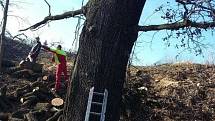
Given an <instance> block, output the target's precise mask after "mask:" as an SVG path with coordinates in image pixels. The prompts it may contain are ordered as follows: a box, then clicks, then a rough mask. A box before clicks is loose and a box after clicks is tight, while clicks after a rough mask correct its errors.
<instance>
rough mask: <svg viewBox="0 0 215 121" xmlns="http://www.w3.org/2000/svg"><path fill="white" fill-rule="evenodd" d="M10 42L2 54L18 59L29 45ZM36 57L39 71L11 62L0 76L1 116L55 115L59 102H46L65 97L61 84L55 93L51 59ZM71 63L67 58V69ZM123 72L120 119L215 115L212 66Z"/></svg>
mask: <svg viewBox="0 0 215 121" xmlns="http://www.w3.org/2000/svg"><path fill="white" fill-rule="evenodd" d="M8 42H10V43H14V44H10V43H8V44H6V45H7V46H6V47H7V49H6V50H5V53H7V54H5V55H6V56H5V59H9V60H13V61H16V62H19V60H20V59H21V58H23V57H25V56H26V55H27V50H30V47H29V46H27V45H25V44H22V43H17V42H14V41H8ZM17 47H18V48H17ZM39 62H40V63H42V64H44V70H43V72H42V73H35V72H32V71H26V70H25V71H21V72H20V70H19V69H18V71H17V66H15V67H9V68H12V71H10V73H8V72H6V73H3V74H2V75H1V76H0V120H3V121H7V120H10V121H24V120H27V121H31V120H32V118H34V119H35V120H39V121H45V120H47V119H50V118H51V119H50V120H53V119H52V118H54V119H55V120H57V119H58V118H59V116H60V114H61V113H62V108H63V106H60V107H55V106H52V105H51V104H50V102H51V100H52V99H53V98H56V97H61V98H62V99H64V100H65V94H66V88H65V84H64V85H63V90H62V92H61V94H60V95H56V94H55V93H53V92H52V91H51V88H53V86H54V69H55V67H54V65H53V64H52V63H50V55H49V54H45V53H42V54H41V55H40V57H39ZM71 68H72V63H69V69H70V71H71ZM17 72H19V73H17ZM127 75H128V77H127V82H126V84H125V88H124V90H123V100H122V105H121V108H122V112H121V121H214V120H215V113H214V112H215V66H214V65H201V64H194V63H175V64H161V65H157V66H146V67H132V68H131V69H129V70H128V73H127ZM44 76H47V79H44V78H43V77H44ZM5 87H6V88H5ZM5 89H6V93H5V94H3V92H4V90H5ZM56 115H57V116H56ZM55 120H54V121H55Z"/></svg>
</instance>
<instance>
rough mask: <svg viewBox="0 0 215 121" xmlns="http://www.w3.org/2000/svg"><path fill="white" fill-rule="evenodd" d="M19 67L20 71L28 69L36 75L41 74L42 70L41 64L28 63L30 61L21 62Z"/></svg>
mask: <svg viewBox="0 0 215 121" xmlns="http://www.w3.org/2000/svg"><path fill="white" fill-rule="evenodd" d="M19 66H20V67H21V68H22V69H30V70H32V71H34V72H38V73H41V72H42V68H43V65H42V64H38V63H34V62H30V61H21V62H20V64H19Z"/></svg>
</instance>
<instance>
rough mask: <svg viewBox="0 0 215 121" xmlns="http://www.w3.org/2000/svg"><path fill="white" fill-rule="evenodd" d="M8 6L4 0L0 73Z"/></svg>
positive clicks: (7, 2) (0, 43)
mask: <svg viewBox="0 0 215 121" xmlns="http://www.w3.org/2000/svg"><path fill="white" fill-rule="evenodd" d="M8 5H9V0H6V3H5V8H4V16H3V25H2V32H1V36H0V71H1V70H2V57H3V52H4V48H3V40H4V38H5V30H6V25H7V13H8Z"/></svg>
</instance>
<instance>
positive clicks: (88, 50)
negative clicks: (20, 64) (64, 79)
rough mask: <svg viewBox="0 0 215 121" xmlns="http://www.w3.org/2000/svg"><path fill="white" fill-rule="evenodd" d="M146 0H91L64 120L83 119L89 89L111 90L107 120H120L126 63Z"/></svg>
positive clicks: (76, 120) (79, 120)
mask: <svg viewBox="0 0 215 121" xmlns="http://www.w3.org/2000/svg"><path fill="white" fill-rule="evenodd" d="M145 1H146V0H91V1H89V2H88V4H87V9H86V10H87V11H86V22H85V24H84V27H83V30H82V33H81V37H80V45H79V51H78V57H77V61H76V64H75V69H74V72H73V77H72V83H71V84H70V85H69V88H68V94H67V100H66V106H65V111H64V120H65V121H84V117H85V112H86V107H87V99H88V93H89V89H90V88H91V87H92V86H95V89H96V90H99V91H103V89H104V88H106V89H107V90H108V92H109V96H108V104H107V111H106V119H105V121H118V120H119V116H120V109H119V107H120V102H121V96H122V89H123V84H124V81H125V72H126V65H127V62H128V59H129V55H130V53H131V50H132V46H133V44H134V42H135V41H136V39H137V35H138V31H137V26H138V22H139V19H140V16H141V12H142V9H143V6H144V4H145Z"/></svg>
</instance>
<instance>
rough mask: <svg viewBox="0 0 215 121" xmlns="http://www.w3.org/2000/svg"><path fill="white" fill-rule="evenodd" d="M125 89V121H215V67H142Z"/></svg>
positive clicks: (133, 72)
mask: <svg viewBox="0 0 215 121" xmlns="http://www.w3.org/2000/svg"><path fill="white" fill-rule="evenodd" d="M128 75H129V79H128V81H127V84H126V85H125V87H126V88H125V91H124V95H123V104H122V109H123V110H122V121H215V66H214V65H200V64H192V63H176V64H163V65H158V66H149V67H138V68H133V69H131V71H130V74H128Z"/></svg>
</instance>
